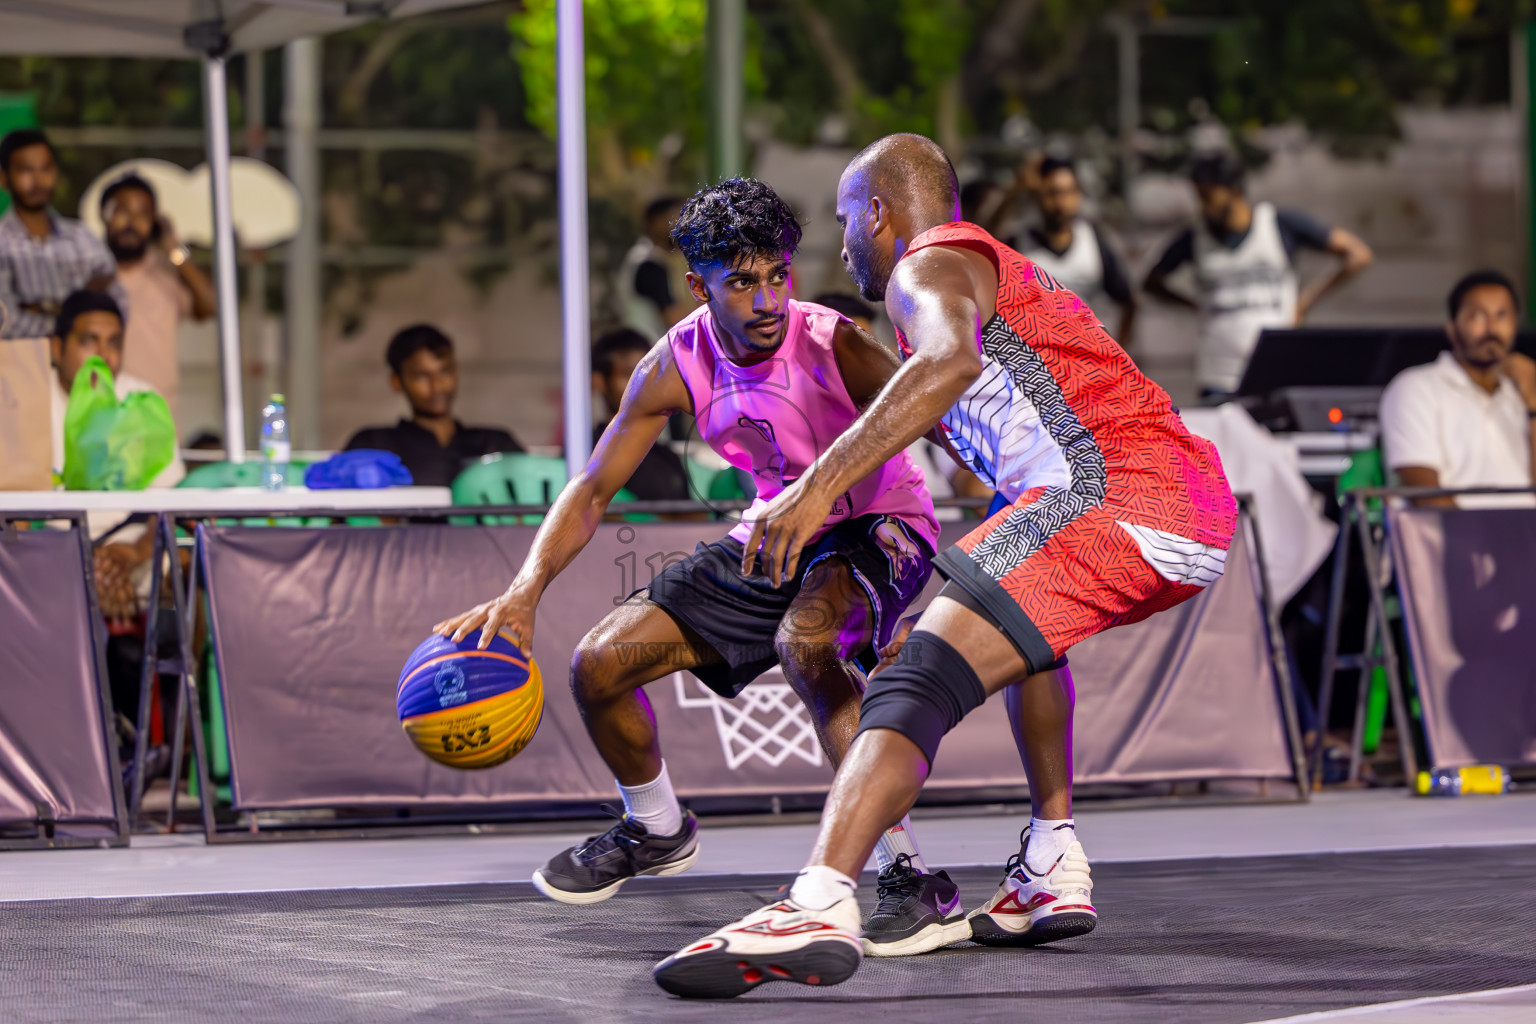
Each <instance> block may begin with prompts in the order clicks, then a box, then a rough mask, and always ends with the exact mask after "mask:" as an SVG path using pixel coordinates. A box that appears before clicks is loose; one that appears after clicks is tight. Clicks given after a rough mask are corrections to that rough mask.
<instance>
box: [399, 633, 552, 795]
mask: <svg viewBox="0 0 1536 1024" xmlns="http://www.w3.org/2000/svg"><path fill="white" fill-rule="evenodd" d="M479 641H480V637H479V634H478V633H472V634H470V635H469V636H467V637H465V638H464V639H463V640H461V641H459V642H458V643H454V642H453V641H452V640H449V639H447V638H446V637H441V636H432V637H428V638H427V639H426V640H425V641H424V642H423V643H422V644H421V646H419V647H417V648H416V650H415V651H414V652H413V653H412V654H411V656H410V658H409V659H408V660H407V661H406V663H405V667H404V668H403V669H402V670H401V672H400V684H399V689H398V690H397V691H396V695H395V698H396V703H397V705H398V707H399V712H400V726H401V728H402V729H404V730H405V734H406V735H407V736H408V737H409V738H410V740H411V742H412V743H414V744H415V745H416V749H418V750H420V751H421V752H422V753H423V754H426V755H427V756H428V757H430V758H431V759H432V760H434V761H437V762H439V763H441V764H445V765H448V766H449V767H451V768H460V769H476V768H492V767H495V766H496V765H499V764H501V763H503V762H504V761H506V760H508V759H509V758H512V757H514V756H516V755H517V754H518V753H519V752H520V751H521V750H522V749H523V748H524V747H526V746H527V745H528V742H529V741H530V740H532V739H533V735H534V733H535V732H537V731H538V728H539V722H540V721H541V720H542V719H543V716H544V683H543V680H542V679H541V678H540V677H539V666H538V665H537V663H535V662H534V660H533V659H532V658H530V657H528V655H526V654H524V653H523V652H522V651H521V650H520V649H519V648H518V647H517V645H516V644H513V643H512V642H511V641H509V640H508V639H507V638H506V637H505V636H504V635H502V634H499V633H498V634H497V635H496V636H494V637H493V638H492V639H491V643H490V645H489V646H488V647H487V648H486V649H485V650H480V646H479Z"/></svg>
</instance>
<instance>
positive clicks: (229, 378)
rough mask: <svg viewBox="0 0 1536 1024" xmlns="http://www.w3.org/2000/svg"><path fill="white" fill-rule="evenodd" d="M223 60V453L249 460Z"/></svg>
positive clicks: (206, 92) (206, 78) (211, 118)
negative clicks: (246, 456)
mask: <svg viewBox="0 0 1536 1024" xmlns="http://www.w3.org/2000/svg"><path fill="white" fill-rule="evenodd" d="M224 72H225V66H224V58H223V57H206V58H204V59H203V99H204V100H205V101H206V103H207V114H206V117H207V121H208V169H209V171H210V172H211V173H210V174H209V176H208V177H209V180H210V182H211V183H212V187H213V283H214V287H215V289H216V291H217V292H218V296H219V356H220V363H221V364H222V367H221V368H222V371H223V373H222V378H223V382H224V451H225V455H226V458H228V459H229V461H230V462H244V461H245V395H244V393H243V392H242V390H241V388H242V386H243V383H242V381H243V376H244V375H243V373H242V372H241V369H242V368H241V365H240V295H239V291H238V288H237V287H236V281H235V218H234V213H233V210H232V207H231V202H230V191H229V81H228V79H227V77H226V76H225V73H224Z"/></svg>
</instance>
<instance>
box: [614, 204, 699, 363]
mask: <svg viewBox="0 0 1536 1024" xmlns="http://www.w3.org/2000/svg"><path fill="white" fill-rule="evenodd" d="M682 209H683V200H682V197H680V196H662V197H661V198H660V199H653V200H652V201H651V202H649V203H647V204H646V207H645V215H644V218H643V219H644V221H645V232H644V233H643V234H642V235H641V236H640V237H639V238H638V239H636V240H635V244H634V245H632V246H630V249H629V252H628V253H626V254H625V255H624V262H623V264H622V265H621V266H620V267H619V276H618V280H617V281H616V282H615V285H616V291H617V293H618V300H619V311H620V314H621V315H622V316H623V318H624V326H626V327H629V328H632V329H634V330H637V331H639V332H640V333H641V334H643V335H645V336H646V337H647V338H650V339H652V340H655V339H657V338H660V337H661V336H662V335H663V334H666V333H667V331H669V330H671V329H672V327H673V326H675V325H676V324H677V322H678V321H679V320H681V319H682V318H683V317H685V316H687V315H688V314H689V312H690V311H692V309H693V307H694V301H693V295H692V294H691V293H690V292H689V291H688V282H687V280H686V276H687V273H688V267H687V264H686V263H684V262H683V259H682V257H681V256H680V255H678V252H677V247H676V246H675V245H674V244H673V243H672V224H673V222H674V221H676V220H677V215H678V214H679V213H680V212H682Z"/></svg>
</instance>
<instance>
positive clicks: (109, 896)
mask: <svg viewBox="0 0 1536 1024" xmlns="http://www.w3.org/2000/svg"><path fill="white" fill-rule="evenodd" d="M346 841H347V842H367V840H346ZM1531 845H1532V844H1531V842H1530V841H1529V840H1510V841H1507V842H1492V843H1428V844H1423V845H1414V846H1370V847H1341V848H1339V849H1337V850H1277V851H1274V852H1269V853H1266V852H1256V853H1245V852H1230V851H1229V852H1222V853H1210V854H1197V853H1196V854H1191V853H1178V854H1168V855H1156V856H1148V857H1095V858H1094V860H1093V863H1095V864H1156V863H1160V862H1165V861H1200V860H1243V859H1253V858H1258V857H1264V858H1270V857H1326V856H1332V855H1334V854H1351V853H1394V852H1402V851H1414V850H1442V849H1462V848H1475V847H1505V846H1525V847H1529V846H1531ZM157 848H158V849H164V848H165V847H159V846H151V847H141V849H157ZM228 848H234V847H228ZM28 852H36V851H28ZM873 864H874V860H873V858H871V860H870V865H873ZM944 867H945V868H946V869H948V870H964V869H967V868H976V869H995V868H996V867H997V864H996V863H994V862H992V861H987V862H978V863H951V862H946V863H945V864H944ZM870 870H873V869H872V867H871V868H870ZM792 874H793V869H789V868H786V869H784V870H782V871H781V870H767V871H763V870H747V871H689V872H688V873H687V874H686V875H682V876H677V877H680V878H683V879H685V880H703V879H709V878H744V879H754V878H758V877H767V876H782V877H785V878H787V877H790V876H791V875H792ZM630 881H631V882H639V883H640V884H641V885H643V886H650V885H656V884H658V881H657V880H654V879H652V880H644V879H642V878H638V877H637V878H634V879H631V880H630ZM532 884H533V883H532V879H531V878H467V879H451V878H450V879H447V880H439V881H433V882H376V883H373V884H371V885H272V886H264V885H253V886H236V887H234V888H217V887H213V886H209V887H206V888H196V889H186V890H181V891H177V892H169V891H162V890H158V889H149V891H142V890H144V889H145V888H146V887H136V886H130V885H124V886H123V888H122V890H119V891H114V892H100V893H77V894H68V895H46V896H3V895H0V906H4V905H5V904H7V903H46V902H50V901H55V900H136V899H160V898H163V897H187V896H246V895H260V894H263V893H305V892H311V893H321V892H370V891H374V890H389V889H442V888H448V887H450V886H454V887H457V886H477V885H528V886H531V885H532ZM135 889H138V890H141V891H131V890H135ZM631 891H633V890H631ZM1490 991H1495V990H1490ZM1497 991H1503V990H1497ZM1434 998H1436V999H1439V998H1443V997H1440V996H1436V997H1434ZM1452 998H1460V997H1452ZM1311 1019H1312V1018H1311V1017H1295V1018H1292V1017H1284V1018H1277V1021H1278V1020H1284V1021H1287V1022H1289V1021H1291V1020H1311ZM1318 1019H1320V1020H1321V1019H1324V1018H1318ZM1255 1024H1274V1022H1271V1021H1257V1022H1255Z"/></svg>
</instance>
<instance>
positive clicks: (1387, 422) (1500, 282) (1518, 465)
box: [1381, 270, 1536, 508]
mask: <svg viewBox="0 0 1536 1024" xmlns="http://www.w3.org/2000/svg"><path fill="white" fill-rule="evenodd" d="M1448 306H1449V312H1450V320H1449V321H1448V322H1447V323H1446V325H1445V333H1446V335H1447V336H1448V337H1449V338H1450V340H1451V350H1450V351H1449V352H1442V353H1440V357H1439V358H1438V359H1436V360H1435V361H1434V362H1433V363H1427V364H1425V365H1423V366H1413V367H1409V368H1408V369H1406V370H1404V371H1403V372H1402V373H1399V374H1398V375H1397V376H1396V377H1394V378H1393V379H1392V383H1390V384H1388V385H1387V389H1386V391H1385V392H1383V393H1382V396H1381V440H1382V447H1383V448H1384V449H1385V455H1386V463H1387V466H1388V467H1390V468H1391V469H1392V471H1393V472H1394V473H1396V475H1397V479H1398V481H1399V482H1400V483H1401V484H1403V485H1404V486H1406V487H1446V488H1455V487H1530V486H1531V482H1532V477H1533V475H1536V467H1533V464H1532V453H1533V450H1536V446H1533V437H1532V434H1533V432H1536V362H1532V361H1531V359H1530V358H1528V357H1527V356H1524V355H1521V354H1520V353H1518V352H1515V351H1514V344H1515V330H1516V327H1517V326H1518V324H1519V313H1520V309H1519V300H1518V298H1517V297H1516V295H1515V286H1514V284H1513V283H1511V282H1510V280H1509V278H1507V277H1505V276H1504V275H1503V274H1501V273H1499V272H1498V271H1496V270H1479V271H1477V272H1475V273H1471V274H1468V275H1467V276H1466V277H1464V278H1462V279H1461V280H1460V281H1458V282H1457V283H1456V287H1455V288H1453V289H1451V296H1450V300H1449V303H1448ZM1419 503H1420V504H1429V505H1459V506H1461V507H1463V508H1488V507H1495V506H1510V505H1521V506H1529V505H1536V499H1533V497H1532V496H1530V495H1491V494H1489V495H1465V496H1461V497H1457V498H1451V497H1442V498H1425V499H1420V502H1419Z"/></svg>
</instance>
